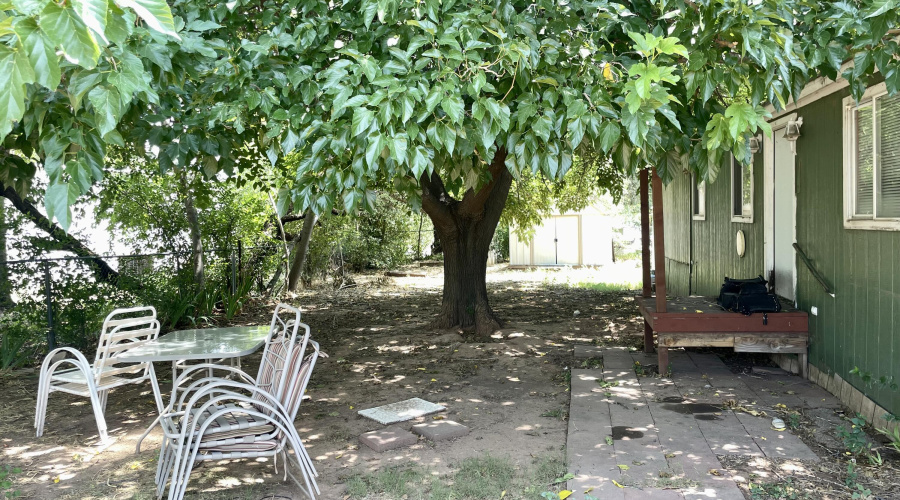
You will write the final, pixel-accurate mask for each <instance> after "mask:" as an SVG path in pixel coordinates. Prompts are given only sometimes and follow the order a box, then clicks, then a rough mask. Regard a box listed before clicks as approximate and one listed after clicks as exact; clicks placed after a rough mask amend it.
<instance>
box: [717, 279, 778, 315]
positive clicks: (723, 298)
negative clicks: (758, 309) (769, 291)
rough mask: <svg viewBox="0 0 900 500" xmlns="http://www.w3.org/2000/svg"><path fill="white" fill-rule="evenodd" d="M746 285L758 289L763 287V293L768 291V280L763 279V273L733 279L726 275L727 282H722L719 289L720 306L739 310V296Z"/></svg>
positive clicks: (730, 309)
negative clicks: (747, 277)
mask: <svg viewBox="0 0 900 500" xmlns="http://www.w3.org/2000/svg"><path fill="white" fill-rule="evenodd" d="M744 286H751V287H753V289H754V290H757V291H758V290H760V287H761V288H762V293H766V280H764V279H763V277H762V275H759V276H757V277H755V278H750V279H742V280H736V279H731V278H729V277H727V276H726V277H725V283H723V284H722V289H721V290H720V291H719V300H718V301H717V302H718V304H719V306H720V307H721V308H722V309H725V310H726V311H735V312H737V310H738V305H737V304H738V296H739V295H740V293H741V289H742V288H744ZM749 290H750V289H749V288H748V291H749Z"/></svg>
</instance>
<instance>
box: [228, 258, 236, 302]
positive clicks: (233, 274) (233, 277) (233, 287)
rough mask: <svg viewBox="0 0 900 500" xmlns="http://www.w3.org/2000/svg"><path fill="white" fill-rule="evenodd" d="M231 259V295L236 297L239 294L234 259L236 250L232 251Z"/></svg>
mask: <svg viewBox="0 0 900 500" xmlns="http://www.w3.org/2000/svg"><path fill="white" fill-rule="evenodd" d="M229 258H230V259H231V265H230V266H229V267H231V294H232V295H234V294H236V293H237V268H236V267H235V259H234V248H232V249H231V254H230V255H229Z"/></svg>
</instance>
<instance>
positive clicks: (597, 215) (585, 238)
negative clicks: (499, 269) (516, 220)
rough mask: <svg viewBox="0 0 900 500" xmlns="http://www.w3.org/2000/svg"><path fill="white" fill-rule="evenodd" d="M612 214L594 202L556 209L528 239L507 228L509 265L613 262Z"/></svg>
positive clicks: (598, 264)
mask: <svg viewBox="0 0 900 500" xmlns="http://www.w3.org/2000/svg"><path fill="white" fill-rule="evenodd" d="M614 220H615V218H614V217H611V216H608V215H605V214H604V213H603V211H602V210H601V209H600V208H599V207H598V206H596V205H593V206H590V207H587V208H585V209H584V210H581V211H580V212H566V213H564V214H560V213H555V214H551V215H550V216H548V217H546V218H545V219H544V220H543V221H542V223H541V225H540V226H538V227H536V228H534V236H533V237H532V239H531V241H522V240H520V239H519V236H518V235H517V234H516V232H515V228H512V227H511V228H510V231H509V264H510V265H511V266H602V265H604V264H611V263H612V262H613V237H612V226H613V224H614Z"/></svg>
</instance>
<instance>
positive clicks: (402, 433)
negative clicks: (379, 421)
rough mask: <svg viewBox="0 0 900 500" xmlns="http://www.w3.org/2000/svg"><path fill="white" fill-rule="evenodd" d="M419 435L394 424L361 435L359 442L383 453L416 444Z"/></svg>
mask: <svg viewBox="0 0 900 500" xmlns="http://www.w3.org/2000/svg"><path fill="white" fill-rule="evenodd" d="M418 440H419V438H418V436H416V435H415V434H413V433H412V432H409V431H408V430H406V429H403V428H401V427H397V426H392V427H386V428H384V429H381V430H377V431H371V432H366V433H363V434H360V435H359V442H360V443H362V444H364V445H366V446H368V447H369V448H372V449H373V450H375V451H377V452H379V453H381V452H384V451H388V450H393V449H395V448H400V447H403V446H410V445H414V444H416V442H417V441H418Z"/></svg>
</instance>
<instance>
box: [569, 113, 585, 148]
mask: <svg viewBox="0 0 900 500" xmlns="http://www.w3.org/2000/svg"><path fill="white" fill-rule="evenodd" d="M567 128H568V131H569V140H570V141H571V142H572V147H573V148H577V147H578V145H579V144H581V140H582V139H583V138H584V122H582V121H581V117H580V116H579V117H576V118H575V119H574V120H569V125H568V127H567Z"/></svg>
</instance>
